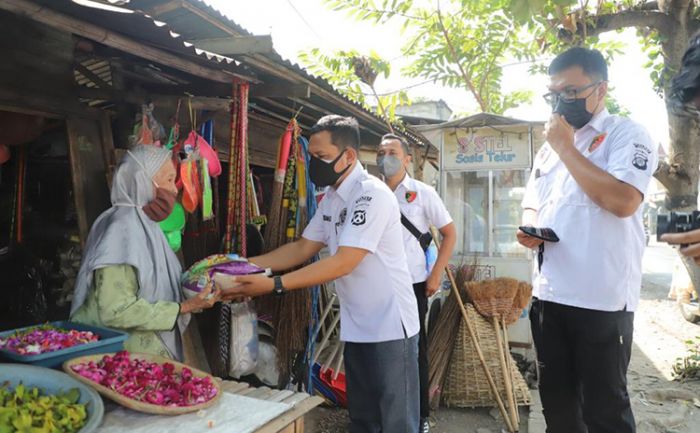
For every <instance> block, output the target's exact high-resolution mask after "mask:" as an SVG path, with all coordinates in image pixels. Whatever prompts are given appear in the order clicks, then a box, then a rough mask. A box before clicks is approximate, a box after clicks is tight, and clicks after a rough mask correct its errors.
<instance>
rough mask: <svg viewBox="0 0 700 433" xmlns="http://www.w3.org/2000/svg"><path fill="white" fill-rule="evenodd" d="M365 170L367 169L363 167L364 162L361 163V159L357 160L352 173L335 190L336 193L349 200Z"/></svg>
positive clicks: (344, 199)
mask: <svg viewBox="0 0 700 433" xmlns="http://www.w3.org/2000/svg"><path fill="white" fill-rule="evenodd" d="M364 172H365V169H364V168H362V164H360V161H356V162H355V168H353V169H352V171H351V172H350V174H348V177H346V178H345V179H344V180H343V183H341V184H340V186H339V187H338V189H336V190H335V192H336V194H338V195H339V196H340V198H342V199H343V201H348V198H349V196H350V193H351V192H352V190H353V187H354V186H355V183H356V182H357V181H359V180H360V178H361V177H362V174H363V173H364Z"/></svg>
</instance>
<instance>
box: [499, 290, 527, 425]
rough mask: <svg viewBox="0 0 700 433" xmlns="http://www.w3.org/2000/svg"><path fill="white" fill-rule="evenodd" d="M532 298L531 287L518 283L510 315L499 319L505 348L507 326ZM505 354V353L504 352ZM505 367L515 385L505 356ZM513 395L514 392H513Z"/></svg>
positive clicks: (515, 319)
mask: <svg viewBox="0 0 700 433" xmlns="http://www.w3.org/2000/svg"><path fill="white" fill-rule="evenodd" d="M531 298H532V285H530V284H528V283H526V282H524V281H520V282H519V283H518V289H517V291H516V293H515V298H514V299H513V306H512V307H511V313H510V314H509V315H508V316H507V317H502V318H501V326H502V327H503V335H504V336H505V344H506V348H507V347H508V346H507V345H508V325H510V324H513V323H515V322H517V321H518V319H519V318H520V313H522V311H523V309H525V307H527V306H528V304H529V303H530V299H531ZM506 353H507V352H506ZM506 365H507V367H508V371H509V372H510V379H511V383H513V384H514V383H515V376H514V372H513V371H514V368H513V367H514V366H513V359H512V358H511V357H510V356H506ZM513 392H514V393H515V391H513ZM514 398H515V399H516V401H517V396H515V395H514ZM515 414H516V415H517V418H516V420H517V424H518V425H520V413H519V412H518V411H517V410H516V411H515Z"/></svg>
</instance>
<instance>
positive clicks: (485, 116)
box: [414, 113, 544, 131]
mask: <svg viewBox="0 0 700 433" xmlns="http://www.w3.org/2000/svg"><path fill="white" fill-rule="evenodd" d="M543 123H544V122H531V121H528V120H520V119H513V118H512V117H505V116H500V115H498V114H491V113H478V114H475V115H473V116H468V117H463V118H461V119H457V120H451V121H449V122H445V123H438V124H436V125H416V126H414V129H416V130H417V131H434V130H436V129H444V128H479V127H484V126H507V125H523V124H532V125H541V124H543Z"/></svg>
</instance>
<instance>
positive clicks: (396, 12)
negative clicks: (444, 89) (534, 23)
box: [326, 0, 537, 114]
mask: <svg viewBox="0 0 700 433" xmlns="http://www.w3.org/2000/svg"><path fill="white" fill-rule="evenodd" d="M326 3H327V4H328V5H329V6H330V7H331V8H332V9H334V10H337V11H345V12H347V13H348V14H349V15H350V16H351V17H353V18H356V19H359V20H371V21H374V22H376V23H378V24H382V23H385V22H387V21H389V20H401V21H402V25H403V29H404V32H405V34H406V39H407V43H406V44H405V46H404V47H403V53H402V54H403V55H404V56H406V57H408V58H410V59H412V62H411V64H410V65H409V67H407V68H406V69H405V70H404V71H402V72H403V73H404V74H405V75H407V76H409V77H418V78H424V79H429V80H434V81H435V82H438V83H441V84H443V85H445V86H449V87H456V88H466V89H467V90H468V91H469V93H470V94H471V96H472V97H473V98H474V101H475V102H476V104H477V106H478V107H479V110H481V111H484V112H491V113H497V114H502V113H503V112H504V111H506V110H507V109H509V108H512V107H515V106H517V105H519V104H521V103H523V102H526V101H528V100H529V99H530V98H531V96H532V95H531V94H530V93H529V92H524V91H517V92H512V93H509V94H503V92H502V91H501V78H502V71H501V67H500V66H499V63H500V62H501V61H502V60H504V59H506V58H508V59H517V60H524V59H531V58H532V57H533V54H534V53H535V50H536V48H537V45H536V44H535V43H534V42H533V41H528V39H527V38H519V37H518V35H517V32H518V28H517V26H516V23H515V22H514V20H513V17H512V16H511V15H510V14H508V13H505V12H504V11H503V9H504V6H505V4H506V2H505V1H502V0H494V1H476V0H474V1H454V0H453V1H447V2H443V3H444V5H443V6H444V8H441V5H440V3H439V2H438V3H436V7H424V6H422V4H423V3H424V2H416V4H415V5H414V2H413V1H412V0H409V1H399V0H379V1H374V0H326ZM418 3H421V5H419V4H418Z"/></svg>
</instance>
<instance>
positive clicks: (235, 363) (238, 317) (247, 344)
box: [229, 302, 259, 379]
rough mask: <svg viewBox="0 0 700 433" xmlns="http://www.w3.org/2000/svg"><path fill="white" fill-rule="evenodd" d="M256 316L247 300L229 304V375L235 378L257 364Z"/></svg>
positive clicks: (248, 371)
mask: <svg viewBox="0 0 700 433" xmlns="http://www.w3.org/2000/svg"><path fill="white" fill-rule="evenodd" d="M258 350H259V347H258V316H257V314H255V310H254V309H253V307H252V305H251V304H250V303H248V302H241V303H238V304H231V352H230V357H229V375H230V376H231V377H234V378H236V379H238V378H240V377H241V376H246V375H248V374H252V373H254V372H255V370H256V368H257V366H258Z"/></svg>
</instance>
